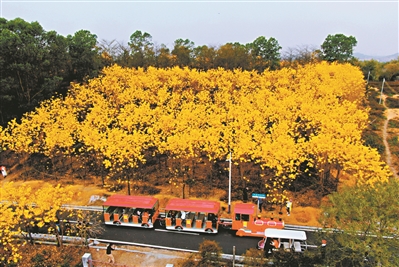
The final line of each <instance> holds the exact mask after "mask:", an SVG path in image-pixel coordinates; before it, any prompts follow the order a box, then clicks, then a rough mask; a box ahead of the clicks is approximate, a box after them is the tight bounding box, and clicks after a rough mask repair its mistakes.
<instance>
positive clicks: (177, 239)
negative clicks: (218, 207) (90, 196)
mask: <svg viewBox="0 0 399 267" xmlns="http://www.w3.org/2000/svg"><path fill="white" fill-rule="evenodd" d="M105 228H106V231H105V232H104V234H103V235H101V236H100V237H99V238H100V239H108V240H118V241H122V242H131V243H140V244H148V245H153V246H164V247H174V248H180V249H188V250H195V251H198V248H199V245H200V244H201V243H202V242H203V241H204V239H208V240H215V241H216V242H218V243H219V245H220V247H221V248H222V249H223V253H224V254H233V246H235V249H236V255H242V254H244V253H245V251H246V250H247V249H250V248H256V244H257V243H258V241H259V240H261V238H259V237H237V236H235V235H234V234H233V232H232V231H230V230H226V229H223V228H219V233H218V234H197V233H187V232H177V231H165V230H164V229H162V228H156V229H142V228H133V227H126V226H112V225H107V226H105ZM308 235H311V233H309V234H308Z"/></svg>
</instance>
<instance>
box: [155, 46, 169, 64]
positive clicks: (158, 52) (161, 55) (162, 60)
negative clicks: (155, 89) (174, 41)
mask: <svg viewBox="0 0 399 267" xmlns="http://www.w3.org/2000/svg"><path fill="white" fill-rule="evenodd" d="M171 65H172V55H171V54H170V49H169V48H168V47H167V46H166V45H164V44H161V45H160V46H159V47H156V48H155V66H156V67H159V68H167V67H170V66H171Z"/></svg>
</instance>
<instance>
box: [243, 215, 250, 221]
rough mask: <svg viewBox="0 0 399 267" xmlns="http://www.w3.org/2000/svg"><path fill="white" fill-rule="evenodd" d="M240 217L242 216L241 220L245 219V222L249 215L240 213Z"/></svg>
mask: <svg viewBox="0 0 399 267" xmlns="http://www.w3.org/2000/svg"><path fill="white" fill-rule="evenodd" d="M241 218H242V220H243V221H247V222H248V221H249V215H248V214H242V215H241Z"/></svg>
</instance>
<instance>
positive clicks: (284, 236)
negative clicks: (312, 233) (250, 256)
mask: <svg viewBox="0 0 399 267" xmlns="http://www.w3.org/2000/svg"><path fill="white" fill-rule="evenodd" d="M306 239H307V238H306V232H305V231H295V230H282V229H273V228H268V229H266V230H265V236H264V238H263V239H262V240H261V241H259V242H258V249H265V244H269V246H271V248H272V249H280V248H283V249H284V250H285V251H294V252H303V251H304V250H305V249H306V248H307V244H306Z"/></svg>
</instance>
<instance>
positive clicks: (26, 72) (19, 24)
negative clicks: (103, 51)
mask: <svg viewBox="0 0 399 267" xmlns="http://www.w3.org/2000/svg"><path fill="white" fill-rule="evenodd" d="M69 62H70V59H69V55H68V51H67V41H66V39H65V38H64V37H63V36H60V35H58V34H57V33H56V32H54V31H50V32H45V31H44V29H43V28H42V26H41V25H40V24H39V23H38V22H32V23H28V22H26V21H24V20H23V19H21V18H16V19H14V20H10V21H7V20H6V19H4V18H0V68H1V70H2V72H1V77H0V124H3V125H4V124H5V123H7V121H10V120H11V119H12V118H16V117H17V118H19V117H20V116H21V115H22V114H23V113H24V112H27V111H30V110H32V109H33V108H34V107H35V106H37V105H38V103H39V102H41V101H42V100H43V99H47V98H49V97H50V96H52V95H53V94H54V93H55V92H61V91H62V90H61V88H63V87H64V88H66V84H67V82H66V81H65V78H66V77H67V75H68V71H69Z"/></svg>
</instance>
